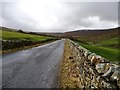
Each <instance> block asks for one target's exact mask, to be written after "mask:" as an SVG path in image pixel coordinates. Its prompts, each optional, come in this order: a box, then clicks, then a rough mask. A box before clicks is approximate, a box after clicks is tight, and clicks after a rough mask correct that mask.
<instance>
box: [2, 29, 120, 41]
mask: <svg viewBox="0 0 120 90" xmlns="http://www.w3.org/2000/svg"><path fill="white" fill-rule="evenodd" d="M2 29H3V30H8V31H17V32H19V31H20V32H21V30H17V29H11V28H7V27H2ZM119 30H120V27H118V28H112V29H98V30H76V31H70V32H65V33H49V32H47V33H45V32H44V33H43V32H28V31H27V32H26V31H24V30H22V33H28V34H37V35H45V36H54V37H60V38H63V37H65V38H71V39H77V40H81V41H93V42H96V41H97V42H98V41H101V40H102V39H110V38H115V37H118V31H119Z"/></svg>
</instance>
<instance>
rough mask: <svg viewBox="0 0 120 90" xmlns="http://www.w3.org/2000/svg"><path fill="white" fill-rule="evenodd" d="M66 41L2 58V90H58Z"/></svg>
mask: <svg viewBox="0 0 120 90" xmlns="http://www.w3.org/2000/svg"><path fill="white" fill-rule="evenodd" d="M63 51H64V40H58V41H55V42H52V43H49V44H45V45H42V46H38V47H34V48H31V49H27V50H21V51H17V52H15V53H11V54H6V55H3V56H2V88H57V87H58V84H59V83H58V74H59V65H60V61H61V60H62V55H63Z"/></svg>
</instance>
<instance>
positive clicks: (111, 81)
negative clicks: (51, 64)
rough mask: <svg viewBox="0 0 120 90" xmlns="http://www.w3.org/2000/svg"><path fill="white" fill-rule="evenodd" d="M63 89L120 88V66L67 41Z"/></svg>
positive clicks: (62, 73)
mask: <svg viewBox="0 0 120 90" xmlns="http://www.w3.org/2000/svg"><path fill="white" fill-rule="evenodd" d="M61 67H62V69H61V82H60V83H61V84H60V87H61V88H97V89H102V88H106V89H110V88H112V89H113V88H114V89H118V88H120V66H118V65H116V64H113V63H111V62H109V61H107V60H106V59H105V58H103V57H101V56H99V55H96V54H95V53H91V52H90V51H89V50H87V49H85V48H83V47H81V46H80V45H78V44H77V43H75V42H73V41H71V40H69V39H67V40H66V42H65V51H64V58H63V63H62V66H61Z"/></svg>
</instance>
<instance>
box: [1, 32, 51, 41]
mask: <svg viewBox="0 0 120 90" xmlns="http://www.w3.org/2000/svg"><path fill="white" fill-rule="evenodd" d="M0 35H2V36H1V37H2V39H3V40H30V41H45V40H47V39H53V37H48V36H40V35H32V34H24V33H20V32H14V31H5V30H2V34H1V33H0Z"/></svg>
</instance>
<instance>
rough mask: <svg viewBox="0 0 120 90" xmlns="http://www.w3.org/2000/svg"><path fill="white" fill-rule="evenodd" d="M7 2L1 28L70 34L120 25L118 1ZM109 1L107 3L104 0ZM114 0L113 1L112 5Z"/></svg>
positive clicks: (40, 0)
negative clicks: (119, 22)
mask: <svg viewBox="0 0 120 90" xmlns="http://www.w3.org/2000/svg"><path fill="white" fill-rule="evenodd" d="M10 1H11V0H5V1H4V2H3V1H2V2H0V6H2V12H1V13H0V21H2V22H1V23H0V26H7V27H12V28H17V29H23V30H26V31H33V32H34V31H35V32H66V31H71V30H76V29H101V28H114V27H117V26H118V2H117V0H110V1H111V2H97V1H98V0H96V2H95V0H94V1H91V2H87V1H86V0H83V1H86V2H81V1H80V0H77V1H76V0H75V1H70V0H69V1H60V0H16V1H11V2H10ZM104 1H105V0H104ZM112 1H113V2H112Z"/></svg>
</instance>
